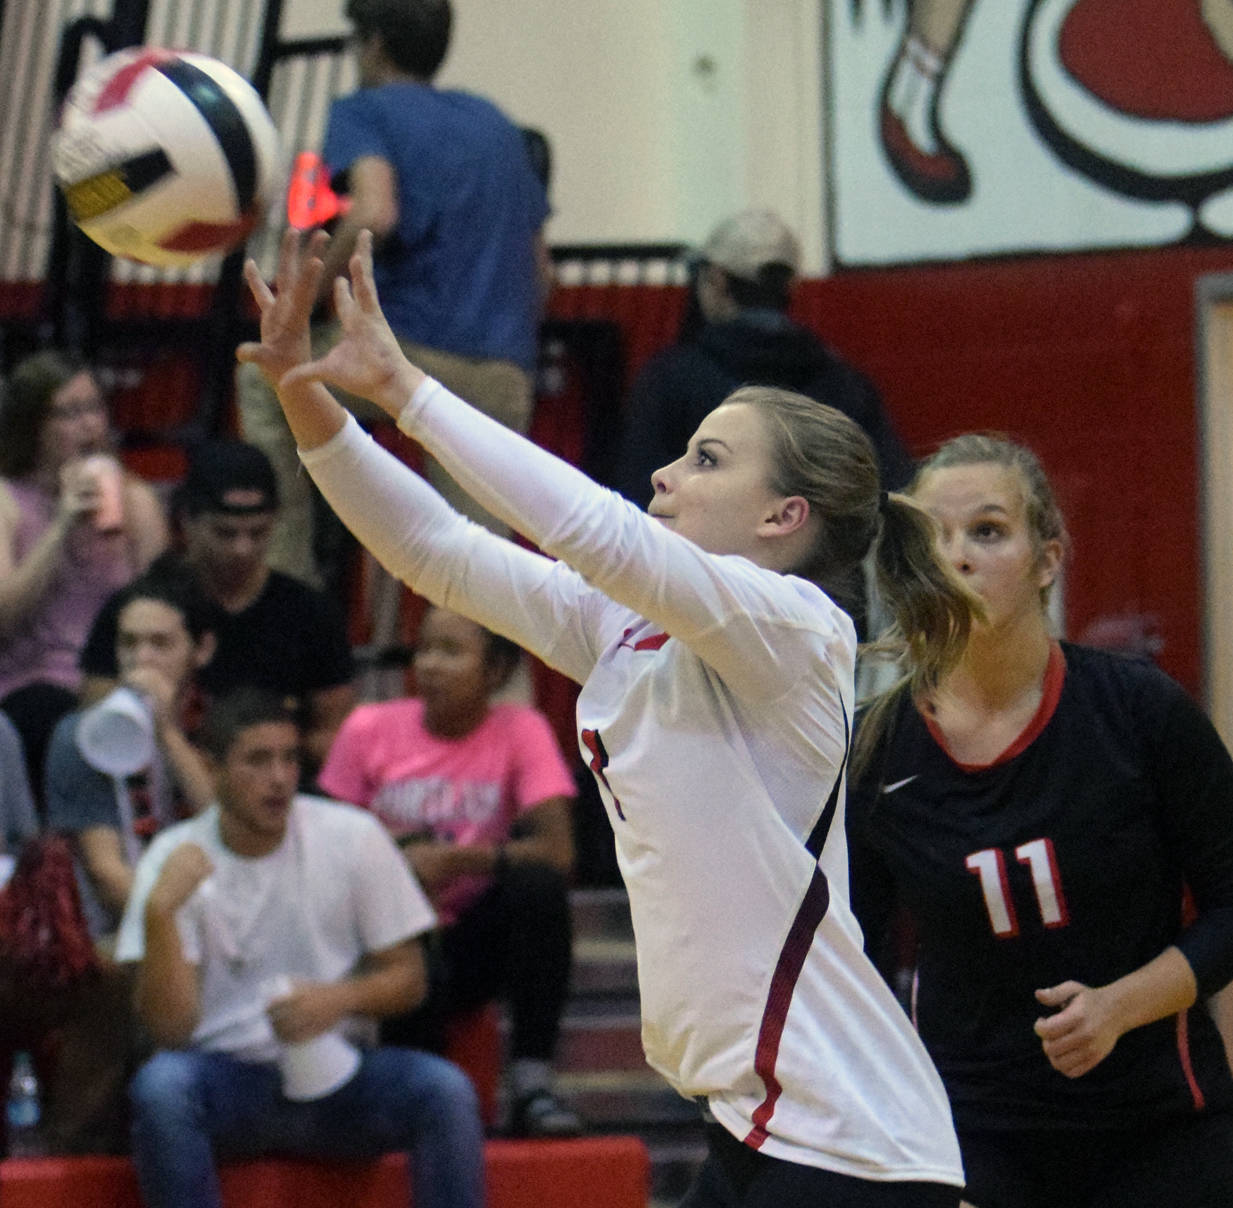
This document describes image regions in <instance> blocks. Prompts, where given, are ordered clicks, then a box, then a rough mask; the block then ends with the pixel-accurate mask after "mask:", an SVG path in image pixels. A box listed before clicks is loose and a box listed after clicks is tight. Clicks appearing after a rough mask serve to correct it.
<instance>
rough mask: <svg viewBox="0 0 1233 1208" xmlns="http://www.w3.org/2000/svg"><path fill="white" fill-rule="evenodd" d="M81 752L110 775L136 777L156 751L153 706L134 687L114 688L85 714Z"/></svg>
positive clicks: (79, 728)
mask: <svg viewBox="0 0 1233 1208" xmlns="http://www.w3.org/2000/svg"><path fill="white" fill-rule="evenodd" d="M77 749H78V750H79V751H80V752H81V757H82V758H83V759H84V760H85V761H86V763H88V764H89V765H90V766H91V767H92V768H95V769H97V770H98V771H100V772H103V773H104V774H106V775H108V776H132V775H133V774H134V773H136V772H140V771H141V770H142V769H143V768H146V767H149V765H150V761H151V760H152V759H153V758H154V752H155V749H156V740H155V736H154V716H153V714H152V713H151V711H150V706H149V705H148V704H147V703H146V701H145V699H144V698H143V697H142V696H141V694H140V693H138V692H134V691H133V689H132V688H126V687H123V686H121V687H119V688H115V689H113V690H112V691H111V692H109V693H108V694H107V695H106V696H104V697H103V699H102V700H101V701H99V702H98V703H97V704H95V705H91V706H90V708H88V709H87V710H86V711H85V712H84V713H83V714H82V715H81V720H80V721H79V722H78V723H77Z"/></svg>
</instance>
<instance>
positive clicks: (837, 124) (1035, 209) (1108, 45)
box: [823, 0, 1233, 265]
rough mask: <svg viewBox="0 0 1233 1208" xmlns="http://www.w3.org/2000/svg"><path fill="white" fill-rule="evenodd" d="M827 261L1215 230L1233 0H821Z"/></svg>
mask: <svg viewBox="0 0 1233 1208" xmlns="http://www.w3.org/2000/svg"><path fill="white" fill-rule="evenodd" d="M823 12H824V20H825V21H826V31H825V45H826V48H827V49H826V64H825V80H824V82H823V87H824V100H825V104H826V112H827V120H826V128H827V144H828V145H827V147H826V162H827V165H828V177H827V179H828V182H829V204H830V210H831V212H830V222H829V229H830V238H831V245H832V252H833V254H834V257H835V259H836V261H838V262H839V263H841V264H848V265H857V264H888V263H898V262H905V261H906V262H911V261H922V260H939V259H942V260H945V259H956V258H962V257H969V256H982V255H996V254H1003V253H1015V252H1031V251H1042V252H1043V251H1064V250H1077V249H1085V248H1100V247H1130V246H1137V247H1142V246H1155V245H1163V244H1172V243H1181V242H1187V243H1202V242H1214V241H1221V240H1224V239H1227V238H1230V237H1233V0H825V3H824V10H823Z"/></svg>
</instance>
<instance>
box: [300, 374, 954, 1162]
mask: <svg viewBox="0 0 1233 1208" xmlns="http://www.w3.org/2000/svg"><path fill="white" fill-rule="evenodd" d="M400 426H401V427H402V428H403V430H404V431H406V432H407V433H408V434H409V435H412V436H414V437H415V438H416V439H417V440H419V441H420V442H421V443H422V444H423V445H424V447H425V448H426V449H427V450H428V451H429V452H430V453H432V455H433V456H434V457H436V458H437V459H438V460H439V461H440V462H441V463H442V464H443V465H444V467H445V468H446V469H447V470H448V471H449V472H450V473H451V474H452V475H453V476H454V477H455V478H456V479H457V480H458V482H459V483H460V485H461V486H463V487H464V488H465V489H466V490H467V491H468V492H469V493H470V494H471V495H472V496H473V497H474V498H475V499H476V501H477V502H479V503H480V504H482V505H483V506H484V507H485V508H487V509H488V510H489V511H490V512H492V513H493V514H495V515H497V516H499V517H500V518H501V519H503V520H504V521H506V522H507V523H508V524H510V525H511V527H513V528H515V529H516V530H517V531H519V532H521V533H523V534H524V535H525V536H527V537H528V538H529V539H530V540H532V541H533V542H535V544H536V545H537V546H538V547H539V548H540V549H542V550H544V551H546V553H548V554H551V555H554V556H555V558H557V559H559V561H554V560H553V559H552V558H549V557H546V556H544V555H541V554H536V553H533V552H531V551H528V550H526V549H523V548H521V547H519V546H517V545H515V544H514V543H512V542H510V541H506V540H503V539H502V538H499V537H496V536H494V535H493V534H491V533H489V532H488V531H486V530H485V529H483V528H481V527H479V526H477V525H474V524H472V523H471V522H469V521H468V520H466V519H465V518H463V517H462V516H460V515H458V514H457V513H455V512H454V511H452V510H451V509H450V508H449V507H448V505H446V504H445V503H444V501H443V500H442V499H441V498H440V497H439V496H438V495H437V494H436V493H435V492H434V491H433V490H432V489H431V488H430V487H429V486H428V485H427V483H425V482H424V481H423V480H422V479H420V478H419V477H418V476H416V475H415V474H413V473H411V472H410V471H409V470H408V469H407V468H406V467H404V466H403V465H402V464H401V463H399V462H398V461H397V460H396V459H395V458H393V457H391V456H389V455H388V454H387V453H385V452H384V451H382V450H381V449H380V448H379V447H378V446H377V445H376V444H375V443H374V442H373V441H371V440H370V439H369V438H368V437H366V436H365V435H364V434H363V432H362V431H361V430H360V428H359V426H358V425H357V424H356V423H355V421H354V420H350V421H349V422H348V424H347V426H346V427H345V428H344V429H343V431H342V432H340V433H339V434H338V435H337V436H335V437H334V439H333V440H331V441H330V442H329V443H328V444H326V445H323V446H321V447H320V448H318V449H315V450H312V451H311V452H307V453H304V454H302V457H303V460H304V463H305V465H306V466H307V467H308V468H309V470H310V471H311V473H312V475H313V477H314V479H315V480H316V482H317V484H318V485H319V486H320V488H321V490H322V491H323V493H324V494H325V496H326V498H327V499H328V500H329V501H330V503H331V504H332V506H333V507H334V508H335V510H336V511H337V512H338V514H339V515H340V517H341V518H342V519H343V521H344V522H345V523H346V524H347V525H348V527H350V528H351V529H352V531H353V532H354V533H355V534H356V536H357V537H358V538H359V539H360V540H361V541H362V542H363V543H364V544H365V545H366V546H367V547H368V548H369V549H370V550H372V552H373V553H374V554H375V555H376V556H377V558H378V559H379V560H380V561H381V562H382V563H383V564H384V565H385V566H386V567H387V569H389V570H390V571H391V572H392V573H394V574H396V575H398V576H399V577H400V578H402V579H403V580H405V581H406V582H407V583H408V584H410V585H411V586H412V587H413V588H414V589H415V590H416V591H417V592H419V593H420V594H421V595H423V596H425V597H427V598H428V599H430V600H432V601H433V602H434V603H437V604H439V605H441V606H442V607H445V608H449V609H453V610H455V611H458V612H462V613H464V614H466V615H468V616H470V617H472V618H473V619H474V620H476V621H478V622H479V623H480V624H482V625H484V626H486V627H488V628H490V629H493V630H495V631H497V632H500V633H502V634H504V635H506V636H507V637H509V638H511V639H512V640H514V641H515V642H517V643H518V644H519V645H521V646H523V647H525V648H527V649H529V650H531V651H532V652H534V653H535V654H536V655H537V656H539V657H540V658H541V659H543V660H544V661H545V662H546V663H548V664H549V665H551V666H553V667H556V668H558V669H559V670H561V671H562V672H564V673H565V674H566V675H568V676H570V677H571V678H573V679H574V680H576V681H577V682H579V683H580V684H582V685H583V688H582V692H581V695H580V696H579V700H578V725H579V732H580V744H581V749H582V752H583V757H584V759H585V760H586V761H587V763H588V764H589V765H590V766H591V768H592V770H593V771H594V773H595V775H596V778H597V780H598V781H599V785H600V790H601V793H602V796H603V798H604V801H605V804H606V807H607V809H608V813H609V817H610V820H611V822H612V826H613V830H614V831H615V834H616V850H617V857H618V861H619V864H620V868H621V872H622V875H623V877H624V880H625V884H626V887H627V889H628V892H629V899H630V907H631V912H632V915H633V923H634V933H635V937H636V941H637V951H638V977H639V986H640V993H641V1000H642V1020H643V1024H642V1033H643V1044H644V1047H645V1050H646V1055H647V1060H648V1061H649V1062H650V1064H651V1065H652V1066H653V1067H654V1068H655V1069H657V1070H658V1071H660V1072H661V1073H662V1074H663V1075H664V1076H665V1077H666V1078H667V1079H668V1080H669V1082H670V1083H671V1084H672V1085H673V1086H674V1087H676V1089H677V1090H678V1091H679V1092H680V1093H681V1094H683V1095H687V1096H693V1097H700V1098H703V1097H704V1098H705V1099H706V1101H707V1103H708V1105H709V1107H710V1110H711V1112H712V1113H713V1114H714V1116H715V1118H716V1119H717V1120H718V1121H719V1122H720V1123H721V1124H722V1125H723V1126H724V1127H725V1128H726V1129H728V1130H729V1131H730V1132H731V1133H733V1134H734V1135H735V1136H737V1137H739V1138H741V1139H742V1140H744V1141H745V1142H746V1143H748V1144H750V1145H753V1146H755V1147H759V1148H761V1149H762V1150H763V1151H764V1152H766V1153H768V1154H772V1155H774V1156H776V1157H780V1158H785V1159H788V1160H790V1161H795V1162H801V1163H805V1164H807V1165H812V1166H819V1167H823V1168H826V1169H829V1170H834V1171H837V1172H839V1173H842V1174H848V1175H854V1176H857V1177H861V1178H868V1179H879V1180H908V1179H921V1180H933V1181H937V1182H944V1183H952V1184H962V1182H963V1175H962V1169H961V1164H960V1159H959V1151H958V1146H957V1144H956V1141H955V1137H954V1131H953V1128H952V1125H951V1120H950V1111H949V1108H948V1105H947V1102H946V1096H945V1092H944V1090H943V1088H942V1085H941V1082H940V1081H939V1079H938V1077H937V1074H936V1072H935V1071H934V1069H933V1066H932V1064H931V1063H930V1061H929V1058H928V1056H927V1055H926V1053H925V1050H924V1048H923V1046H922V1045H921V1044H920V1042H919V1040H918V1038H917V1036H916V1034H915V1032H914V1031H913V1030H912V1028H911V1026H910V1024H909V1022H908V1020H907V1018H906V1016H905V1015H904V1014H903V1012H902V1011H901V1009H900V1008H899V1006H898V1004H897V1003H896V1002H895V1001H894V999H893V997H892V996H891V994H890V992H889V991H888V989H887V987H886V985H885V984H884V983H883V981H882V979H881V978H880V977H879V975H878V973H877V972H876V970H875V969H874V968H873V966H872V965H871V964H870V962H869V961H868V960H867V959H866V957H865V955H864V953H863V950H862V939H861V933H860V929H859V927H858V926H857V924H856V922H855V920H854V919H853V917H852V915H851V913H850V911H849V909H848V892H847V886H848V868H847V847H846V842H845V838H844V824H843V768H844V763H845V759H846V754H847V747H848V738H849V728H850V718H851V716H852V697H853V686H852V681H853V662H854V654H855V634H854V630H853V627H852V623H851V621H850V619H849V618H848V617H847V615H846V614H844V613H843V612H842V611H841V610H840V609H839V608H838V607H837V606H836V605H835V604H833V603H832V602H831V600H830V599H829V598H828V597H827V596H826V595H825V594H824V593H823V592H822V591H821V590H820V589H819V588H818V587H816V586H815V585H814V584H812V583H809V582H806V581H805V580H802V579H799V578H796V577H794V576H787V575H781V574H778V573H775V572H773V571H769V570H766V569H764V568H762V567H759V566H756V565H755V564H754V563H752V562H750V561H749V560H747V559H745V558H742V557H737V556H731V555H729V556H719V555H714V554H709V553H707V552H706V551H704V550H702V549H700V548H699V547H698V546H696V545H694V544H693V543H692V542H690V541H689V540H687V539H686V538H684V537H681V536H679V535H678V534H675V533H673V532H671V531H669V530H668V529H667V528H665V527H663V526H662V525H660V524H659V523H658V522H656V521H655V520H653V519H651V518H650V517H649V516H647V515H646V514H645V513H643V512H641V511H639V510H638V509H637V508H636V507H634V506H633V505H632V504H630V503H628V502H627V501H626V500H624V499H622V498H621V497H620V496H618V495H616V494H615V493H613V492H610V491H607V490H604V489H603V488H601V487H599V486H597V485H596V484H594V483H593V482H591V481H590V480H589V479H588V478H587V477H586V476H585V475H583V474H581V473H579V472H578V471H576V470H574V469H573V468H572V467H570V466H568V465H566V464H564V463H563V462H561V461H559V460H558V459H556V458H554V457H552V456H551V455H550V454H548V453H546V452H545V451H543V450H541V449H539V448H537V447H536V446H535V445H533V444H531V443H530V442H529V441H527V440H525V439H523V438H522V437H519V436H517V435H516V434H515V433H512V432H510V431H509V430H507V429H506V428H504V427H502V426H501V425H500V424H498V423H496V422H495V421H492V420H489V419H488V418H487V417H485V416H483V415H481V414H480V413H479V412H477V411H475V410H474V409H472V408H470V407H468V406H467V405H466V404H465V403H463V402H462V401H461V400H458V399H456V398H454V396H452V395H450V394H449V393H448V392H447V391H446V390H445V389H444V388H443V387H441V386H440V385H439V384H438V383H436V382H433V381H429V382H427V383H425V385H424V386H422V387H421V388H420V389H419V390H418V391H417V392H416V394H415V397H414V398H413V399H412V400H411V402H410V403H409V404H408V405H407V408H406V409H405V410H404V412H403V415H402V416H401V418H400Z"/></svg>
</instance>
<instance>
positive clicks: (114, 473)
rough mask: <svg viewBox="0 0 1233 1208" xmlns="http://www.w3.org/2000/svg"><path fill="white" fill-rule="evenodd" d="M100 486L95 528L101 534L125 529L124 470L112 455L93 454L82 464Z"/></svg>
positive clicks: (95, 511) (95, 512)
mask: <svg viewBox="0 0 1233 1208" xmlns="http://www.w3.org/2000/svg"><path fill="white" fill-rule="evenodd" d="M82 465H83V468H84V469H85V471H86V473H87V474H89V475H90V477H91V478H93V479H94V481H95V483H96V484H97V486H98V493H99V503H98V507H97V508H95V510H94V518H93V519H94V527H95V528H96V529H97V530H98V531H99V532H100V533H116V532H119V531H120V530H121V529H122V528H123V527H124V470H123V468H122V467H121V465H120V463H119V462H118V461H117V460H116V459H115V458H114V457H112V456H111V454H110V453H92V454H91V455H90V456H89V457H87V458H86V459H85V461H84V462H83V463H82Z"/></svg>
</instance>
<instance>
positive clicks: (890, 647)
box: [852, 494, 985, 779]
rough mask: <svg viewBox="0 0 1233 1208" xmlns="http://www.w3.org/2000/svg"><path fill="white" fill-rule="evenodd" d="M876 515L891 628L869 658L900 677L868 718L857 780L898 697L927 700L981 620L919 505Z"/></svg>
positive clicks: (877, 552)
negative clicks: (887, 663)
mask: <svg viewBox="0 0 1233 1208" xmlns="http://www.w3.org/2000/svg"><path fill="white" fill-rule="evenodd" d="M881 513H882V525H881V531H880V532H879V534H878V537H877V540H876V541H875V542H874V547H873V548H874V570H875V573H876V577H877V584H878V591H879V592H880V593H881V596H882V601H883V603H884V604H885V605H886V607H887V608H889V610H890V613H891V616H892V617H893V623H892V625H891V627H890V628H889V629H888V630H887V631H886V632H885V633H884V634H882V635H881V636H880V637H879V638H878V640H877V641H876V642H875V643H873V644H872V645H871V646H869V647H867V651H866V652H867V655H868V656H870V657H874V658H892V659H894V660H896V661H897V662H898V664H899V665H900V666H901V667H902V668H903V675H902V676H901V678H900V679H899V680H898V681H897V682H896V683H895V684H894V685H893V686H892V687H891V688H890V689H888V690H887V691H886V692H884V693H882V694H881V696H879V697H877V698H876V699H875V700H874V701H873V703H872V704H871V705H870V706H869V707H868V708H867V709H866V710H865V713H864V715H863V717H862V720H861V725H860V728H859V730H858V731H857V738H856V745H855V748H854V750H853V754H852V774H853V778H854V779H856V778H859V777H860V776H861V774H862V773H863V772H864V771H865V770H866V768H867V766H868V763H869V759H870V756H871V754H872V752H873V750H874V749H875V748H876V747H877V745H878V744H879V743H880V742H881V741H882V739H883V737H884V733H885V730H886V726H887V722H888V718H889V717H890V715H891V713H892V711H893V709H894V708H895V707H896V706H897V705H898V702H899V701H900V700H901V699H902V698H903V695H904V694H905V693H907V694H909V695H910V696H912V697H913V698H919V697H923V696H927V695H928V694H929V693H931V692H932V691H933V689H934V688H936V687H937V685H938V683H939V682H940V681H941V680H942V679H943V678H945V676H946V675H947V673H948V672H949V671H951V670H952V669H953V668H954V667H955V665H956V664H957V663H958V662H959V660H960V658H961V657H962V656H963V651H964V648H965V647H966V646H967V641H968V636H969V634H970V633H971V631H972V623H973V621H976V620H981V619H983V618H984V615H985V612H984V605H983V604H982V603H981V600H980V598H979V597H978V596H977V595H976V593H975V592H973V591H972V590H971V589H970V588H969V587H968V586H967V584H966V583H964V582H963V580H962V579H960V577H959V576H958V574H956V573H955V571H954V570H953V569H952V568H951V566H950V565H949V564H948V563H947V562H945V561H944V560H943V559H942V557H941V555H940V554H939V553H938V547H937V529H936V526H935V525H934V522H933V520H932V518H931V517H930V516H929V514H928V513H927V512H926V511H925V510H924V509H923V508H922V507H920V505H919V504H917V503H915V502H914V501H913V500H911V499H910V498H908V496H906V495H899V494H890V495H887V496H886V497H885V503H884V504H883V506H882V508H881Z"/></svg>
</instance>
